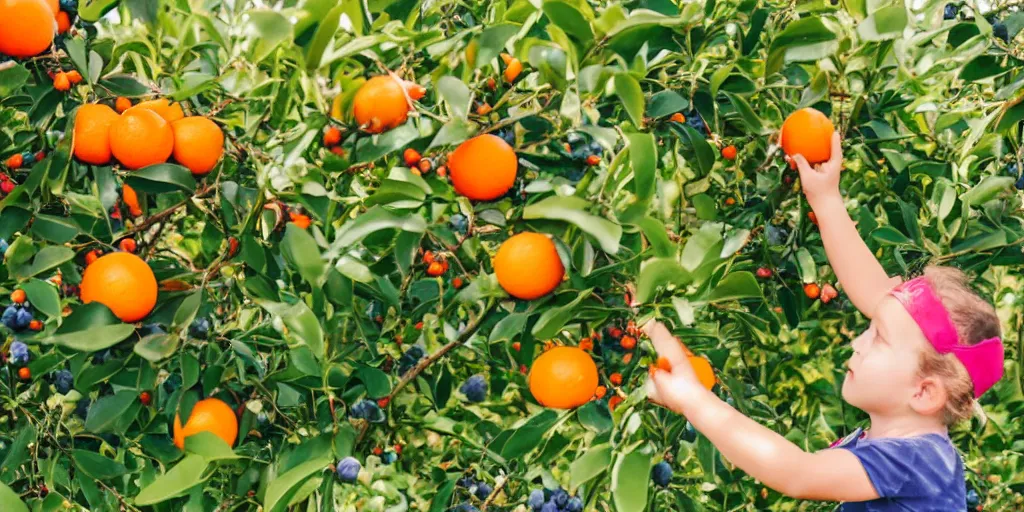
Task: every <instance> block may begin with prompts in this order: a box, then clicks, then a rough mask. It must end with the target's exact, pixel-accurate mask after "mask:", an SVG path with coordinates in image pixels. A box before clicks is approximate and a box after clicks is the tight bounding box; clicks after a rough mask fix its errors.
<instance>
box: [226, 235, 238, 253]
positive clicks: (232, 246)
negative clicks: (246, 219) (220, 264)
mask: <svg viewBox="0 0 1024 512" xmlns="http://www.w3.org/2000/svg"><path fill="white" fill-rule="evenodd" d="M236 254H238V239H237V238H235V237H230V238H228V258H231V257H234V255H236Z"/></svg>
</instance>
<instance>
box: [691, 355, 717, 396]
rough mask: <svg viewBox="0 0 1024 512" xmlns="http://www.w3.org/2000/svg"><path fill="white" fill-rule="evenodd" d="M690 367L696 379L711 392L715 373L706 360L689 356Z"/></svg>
mask: <svg viewBox="0 0 1024 512" xmlns="http://www.w3.org/2000/svg"><path fill="white" fill-rule="evenodd" d="M690 366H692V367H693V372H694V373H696V374H697V379H699V380H700V383H701V384H703V385H704V387H705V388H707V389H708V390H711V388H713V387H715V371H714V370H713V369H712V368H711V363H710V362H708V360H707V359H704V358H703V357H700V356H690Z"/></svg>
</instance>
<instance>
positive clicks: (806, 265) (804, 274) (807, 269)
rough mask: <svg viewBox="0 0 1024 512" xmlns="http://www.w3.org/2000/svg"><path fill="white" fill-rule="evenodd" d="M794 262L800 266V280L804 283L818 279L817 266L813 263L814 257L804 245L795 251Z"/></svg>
mask: <svg viewBox="0 0 1024 512" xmlns="http://www.w3.org/2000/svg"><path fill="white" fill-rule="evenodd" d="M796 264H797V266H798V267H800V280H801V281H803V282H804V283H805V284H806V283H814V282H817V280H818V266H817V265H815V264H814V258H813V257H811V252H810V251H808V250H807V248H806V247H801V248H800V250H798V251H796Z"/></svg>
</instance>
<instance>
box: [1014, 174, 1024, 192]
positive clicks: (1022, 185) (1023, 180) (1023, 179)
mask: <svg viewBox="0 0 1024 512" xmlns="http://www.w3.org/2000/svg"><path fill="white" fill-rule="evenodd" d="M1013 186H1015V187H1017V190H1024V174H1021V175H1020V178H1017V182H1016V183H1014V184H1013Z"/></svg>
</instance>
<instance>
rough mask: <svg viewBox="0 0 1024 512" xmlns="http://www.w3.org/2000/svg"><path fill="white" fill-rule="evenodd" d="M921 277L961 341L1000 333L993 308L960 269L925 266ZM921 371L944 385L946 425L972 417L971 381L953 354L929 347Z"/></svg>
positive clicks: (984, 338)
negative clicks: (937, 298)
mask: <svg viewBox="0 0 1024 512" xmlns="http://www.w3.org/2000/svg"><path fill="white" fill-rule="evenodd" d="M924 277H925V278H926V279H927V280H928V282H929V284H931V286H932V289H934V290H935V294H936V295H938V297H939V300H941V301H942V305H943V306H945V308H946V311H948V312H949V317H950V319H951V320H952V321H953V325H954V326H955V327H956V331H957V334H958V335H959V336H960V342H961V343H962V344H964V345H974V344H977V343H980V342H982V341H984V340H986V339H989V338H993V337H996V336H1000V335H1001V334H1000V327H999V317H998V316H996V310H995V308H993V307H992V305H991V304H989V303H988V302H986V301H985V299H983V298H981V297H980V296H979V295H978V294H977V293H975V292H974V291H973V290H972V289H971V287H970V285H968V278H967V275H966V274H964V273H963V272H962V271H961V270H960V269H957V268H953V267H939V266H928V267H926V268H925V269H924ZM920 373H921V375H923V376H924V375H929V376H937V377H939V378H940V379H942V381H943V383H944V384H945V386H946V393H947V395H948V397H949V400H948V401H947V402H946V407H945V409H944V410H943V411H942V418H943V421H944V422H945V423H946V425H954V424H956V423H958V422H960V421H963V420H967V419H970V418H971V416H972V415H973V414H974V411H975V401H974V383H973V382H971V377H970V375H968V374H967V369H966V368H964V365H963V364H962V363H960V361H959V360H958V359H957V358H956V356H954V355H953V354H940V353H938V352H937V351H936V350H935V349H933V348H931V347H928V349H927V350H926V351H925V352H924V353H923V354H922V356H921V369H920Z"/></svg>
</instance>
